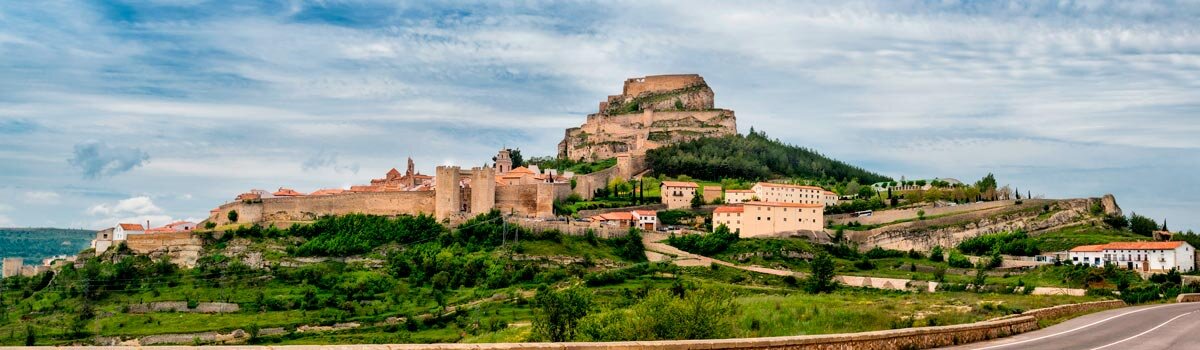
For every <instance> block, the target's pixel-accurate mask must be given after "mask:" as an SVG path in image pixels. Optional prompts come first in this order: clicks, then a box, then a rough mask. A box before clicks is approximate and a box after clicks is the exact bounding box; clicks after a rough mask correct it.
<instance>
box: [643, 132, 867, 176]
mask: <svg viewBox="0 0 1200 350" xmlns="http://www.w3.org/2000/svg"><path fill="white" fill-rule="evenodd" d="M646 161H647V163H648V164H649V165H650V168H651V169H654V171H655V172H657V173H659V174H665V175H669V176H676V175H688V176H691V177H695V178H700V179H709V180H717V179H723V178H742V179H752V180H763V179H770V178H780V177H799V178H806V179H830V178H832V179H834V180H837V181H849V180H851V179H858V181H859V183H873V182H876V181H890V179H888V178H887V177H885V176H883V175H879V174H876V173H873V172H870V171H867V170H864V169H862V168H859V167H856V166H853V165H850V164H847V163H845V162H842V161H839V160H836V159H830V158H829V157H826V156H824V155H821V154H820V153H817V152H816V151H813V150H810V149H807V148H803V147H799V146H793V145H789V144H785V143H783V142H781V141H779V140H772V139H770V138H768V137H767V134H766V133H764V132H761V131H760V132H755V131H754V130H753V129H752V130H750V133H749V134H748V135H745V136H743V135H729V136H723V137H715V138H700V139H696V140H691V141H687V142H681V143H677V144H674V145H669V146H664V147H660V148H657V149H652V150H649V151H647V152H646Z"/></svg>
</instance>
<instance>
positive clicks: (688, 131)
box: [558, 74, 737, 161]
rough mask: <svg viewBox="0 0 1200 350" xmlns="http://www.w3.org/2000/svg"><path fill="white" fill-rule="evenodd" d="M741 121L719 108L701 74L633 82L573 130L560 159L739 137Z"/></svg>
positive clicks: (600, 156)
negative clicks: (737, 134) (728, 136)
mask: <svg viewBox="0 0 1200 350" xmlns="http://www.w3.org/2000/svg"><path fill="white" fill-rule="evenodd" d="M736 119H737V118H735V117H734V115H733V111H731V110H728V109H716V108H714V107H713V91H712V89H711V88H709V87H708V84H707V83H705V82H704V78H703V77H701V76H700V75H698V74H678V75H652V76H646V77H642V78H631V79H627V80H625V87H624V89H623V90H622V92H621V94H620V95H612V96H608V99H607V100H605V101H603V102H600V108H599V111H598V112H597V113H594V114H590V115H588V116H587V122H585V123H583V125H582V126H580V127H578V128H570V129H567V131H566V135H565V137H564V138H563V140H562V142H560V143H559V144H558V156H559V157H563V158H568V159H571V160H577V161H596V160H601V159H608V158H613V157H616V156H617V155H619V154H623V153H624V154H629V155H632V156H641V155H644V154H645V153H646V150H649V149H654V148H657V147H659V146H662V145H668V144H672V143H676V142H681V141H687V140H692V139H697V138H701V137H719V136H725V135H732V134H736V133H737V120H736Z"/></svg>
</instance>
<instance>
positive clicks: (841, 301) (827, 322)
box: [738, 289, 1095, 337]
mask: <svg viewBox="0 0 1200 350" xmlns="http://www.w3.org/2000/svg"><path fill="white" fill-rule="evenodd" d="M1091 300H1095V298H1091V297H1068V296H1038V297H1030V296H1024V295H1007V294H976V293H965V292H956V293H920V294H918V293H904V292H889V291H879V290H868V289H842V290H840V291H838V292H836V293H833V294H819V295H811V294H789V295H756V296H745V297H741V298H738V303H739V304H740V305H741V307H742V312H741V315H740V316H739V320H738V328H740V330H741V331H742V332H743V333H744V334H743V336H746V337H771V336H789V335H805V334H829V333H841V332H865V331H875V330H885V329H892V328H901V327H909V326H927V325H946V324H957V323H968V322H975V321H981V320H986V319H990V318H994V317H999V316H1004V315H1007V314H1012V313H1019V312H1021V311H1024V310H1030V309H1035V308H1041V307H1048V306H1054V305H1059V304H1065V303H1075V302H1084V301H1091ZM909 320H911V322H910V321H909Z"/></svg>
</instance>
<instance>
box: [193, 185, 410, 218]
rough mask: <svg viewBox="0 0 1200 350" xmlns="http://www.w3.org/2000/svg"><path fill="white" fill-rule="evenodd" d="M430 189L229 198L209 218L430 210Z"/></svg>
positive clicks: (370, 213)
mask: <svg viewBox="0 0 1200 350" xmlns="http://www.w3.org/2000/svg"><path fill="white" fill-rule="evenodd" d="M433 201H434V191H397V192H361V193H340V194H332V195H326V196H304V197H276V198H263V199H261V200H253V201H244V202H231V203H226V204H225V205H222V206H220V207H219V208H217V210H218V211H217V212H216V213H215V214H216V215H215V217H209V220H210V221H212V222H215V223H216V224H217V225H226V224H230V223H232V222H230V221H229V219H228V215H229V212H230V211H232V210H237V212H238V222H250V223H257V222H283V221H311V220H316V219H317V218H319V217H321V216H325V215H346V214H352V213H362V214H369V215H385V216H395V215H404V214H409V215H417V214H420V213H425V214H433V212H434V204H433Z"/></svg>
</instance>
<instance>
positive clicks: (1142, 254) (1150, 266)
mask: <svg viewBox="0 0 1200 350" xmlns="http://www.w3.org/2000/svg"><path fill="white" fill-rule="evenodd" d="M1069 259H1070V260H1069V261H1070V262H1071V263H1072V264H1086V265H1090V266H1104V265H1109V264H1112V265H1115V266H1117V267H1119V268H1123V269H1130V270H1136V271H1142V272H1166V271H1170V270H1171V269H1176V270H1177V271H1179V272H1183V273H1186V272H1191V271H1192V270H1195V269H1196V249H1195V247H1192V246H1191V245H1190V244H1188V243H1187V242H1182V241H1171V242H1113V243H1108V244H1100V245H1085V246H1078V247H1075V248H1073V249H1071V251H1070V253H1069Z"/></svg>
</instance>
